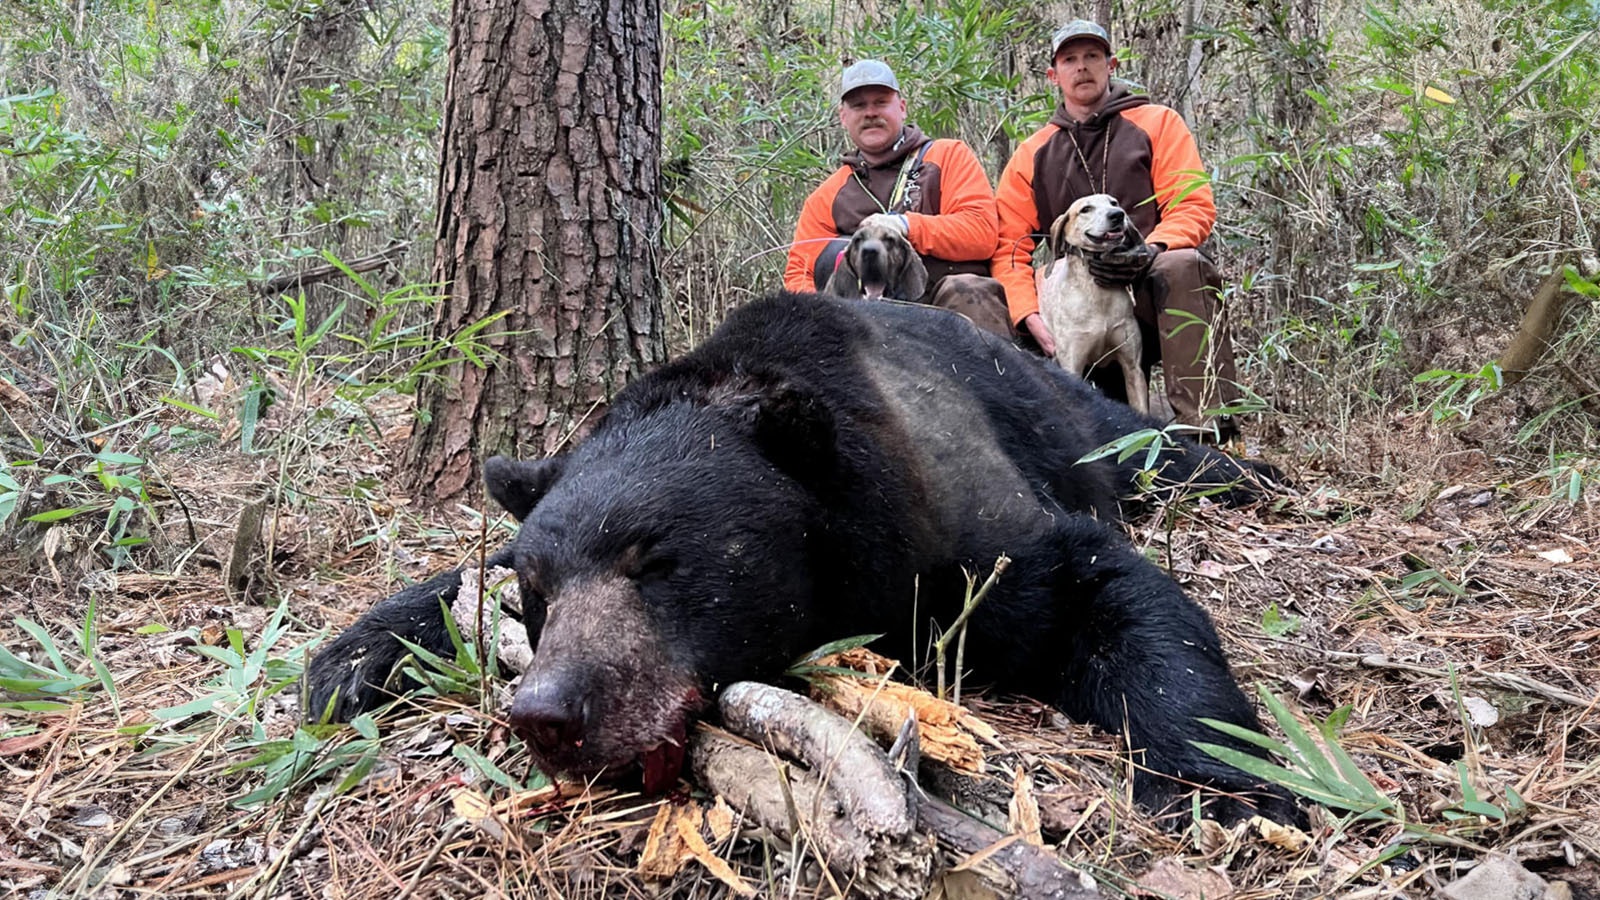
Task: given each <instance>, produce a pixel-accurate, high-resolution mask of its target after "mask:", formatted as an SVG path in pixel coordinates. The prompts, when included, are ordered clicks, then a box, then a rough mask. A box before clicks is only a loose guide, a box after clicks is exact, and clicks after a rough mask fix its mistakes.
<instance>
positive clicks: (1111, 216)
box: [1106, 209, 1128, 228]
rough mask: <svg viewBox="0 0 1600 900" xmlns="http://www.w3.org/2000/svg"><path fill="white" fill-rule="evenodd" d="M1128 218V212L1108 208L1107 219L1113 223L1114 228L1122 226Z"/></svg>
mask: <svg viewBox="0 0 1600 900" xmlns="http://www.w3.org/2000/svg"><path fill="white" fill-rule="evenodd" d="M1127 218H1128V216H1127V214H1126V213H1124V212H1123V211H1122V210H1120V209H1108V210H1106V221H1108V222H1110V223H1111V227H1112V228H1121V227H1122V223H1123V222H1125V221H1127Z"/></svg>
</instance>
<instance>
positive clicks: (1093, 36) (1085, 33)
mask: <svg viewBox="0 0 1600 900" xmlns="http://www.w3.org/2000/svg"><path fill="white" fill-rule="evenodd" d="M1077 38H1088V39H1090V40H1092V41H1099V42H1100V43H1101V44H1103V45H1105V48H1106V53H1108V54H1109V53H1111V36H1110V35H1108V34H1106V30H1105V29H1104V28H1101V27H1100V26H1099V25H1097V24H1095V23H1094V22H1091V21H1089V20H1088V19H1073V20H1072V21H1071V22H1068V23H1067V24H1065V25H1063V26H1061V27H1060V28H1057V29H1056V33H1055V36H1054V37H1052V38H1050V59H1051V60H1054V59H1055V58H1056V54H1057V53H1060V52H1061V45H1062V44H1065V43H1066V42H1067V41H1071V40H1075V39H1077Z"/></svg>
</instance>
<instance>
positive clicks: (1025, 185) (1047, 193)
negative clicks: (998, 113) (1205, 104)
mask: <svg viewBox="0 0 1600 900" xmlns="http://www.w3.org/2000/svg"><path fill="white" fill-rule="evenodd" d="M1088 194H1110V195H1111V196H1113V197H1116V198H1117V199H1118V200H1119V201H1120V202H1121V203H1122V206H1123V208H1124V209H1126V210H1127V211H1128V215H1129V216H1131V217H1132V218H1133V221H1134V224H1136V225H1138V226H1139V231H1140V233H1141V234H1143V235H1144V239H1145V241H1146V242H1147V243H1152V244H1153V243H1161V244H1165V245H1166V246H1167V247H1169V248H1175V247H1198V246H1200V244H1201V242H1203V241H1204V240H1205V239H1206V238H1207V237H1209V236H1210V234H1211V226H1212V225H1214V224H1216V220H1217V206H1216V202H1215V201H1214V200H1213V198H1212V194H1211V184H1210V182H1209V181H1208V180H1207V178H1206V176H1205V166H1204V164H1203V163H1201V161H1200V151H1199V149H1198V148H1196V147H1195V143H1194V135H1192V134H1190V133H1189V126H1187V125H1185V124H1184V122H1183V118H1182V117H1181V116H1179V115H1178V114H1177V113H1176V112H1174V111H1173V110H1171V109H1168V108H1167V107H1165V106H1160V105H1158V104H1154V103H1151V102H1150V100H1149V98H1147V97H1144V96H1142V95H1137V94H1133V93H1130V92H1129V91H1128V87H1127V85H1125V84H1122V83H1120V82H1112V84H1111V91H1110V96H1109V97H1108V98H1107V100H1106V104H1105V106H1104V107H1102V108H1101V109H1100V111H1099V112H1097V113H1095V114H1094V115H1093V116H1092V117H1090V119H1089V120H1088V121H1087V122H1077V121H1075V120H1074V119H1073V118H1072V117H1071V116H1069V115H1067V111H1066V107H1065V106H1061V107H1058V108H1057V109H1056V114H1055V116H1053V117H1052V118H1051V119H1050V121H1049V123H1048V124H1046V125H1045V126H1044V127H1043V128H1041V129H1039V130H1038V131H1036V132H1034V133H1033V134H1032V135H1031V136H1029V137H1028V139H1027V140H1025V141H1023V142H1022V145H1021V146H1020V147H1018V148H1017V150H1016V152H1015V153H1013V154H1012V155H1011V161H1010V162H1008V163H1006V168H1005V171H1004V172H1002V173H1001V174H1000V186H999V189H998V190H997V191H996V193H995V204H996V206H997V208H998V210H999V213H1000V243H999V245H998V246H997V247H996V248H995V251H994V264H993V273H992V274H993V275H994V277H995V278H997V279H999V281H1000V283H1001V284H1002V285H1004V286H1005V289H1006V305H1007V306H1008V307H1010V310H1011V322H1012V324H1017V323H1020V322H1021V321H1022V320H1023V319H1024V318H1026V317H1027V316H1028V315H1029V314H1030V313H1034V312H1038V310H1039V296H1038V292H1037V289H1036V288H1035V287H1034V282H1033V270H1032V268H1031V265H1030V263H1031V260H1032V256H1033V249H1034V247H1035V245H1036V244H1037V240H1036V237H1035V236H1036V235H1038V234H1040V233H1041V232H1045V231H1048V230H1049V228H1050V224H1051V223H1052V222H1054V221H1055V220H1056V218H1057V217H1058V216H1060V215H1061V214H1062V213H1064V212H1066V211H1067V207H1068V206H1071V205H1072V202H1073V201H1074V200H1077V199H1078V198H1079V197H1082V196H1085V195H1088Z"/></svg>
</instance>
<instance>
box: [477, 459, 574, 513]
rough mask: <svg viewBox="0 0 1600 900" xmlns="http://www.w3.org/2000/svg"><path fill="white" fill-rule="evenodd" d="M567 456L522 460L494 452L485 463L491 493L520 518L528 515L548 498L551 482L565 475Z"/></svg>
mask: <svg viewBox="0 0 1600 900" xmlns="http://www.w3.org/2000/svg"><path fill="white" fill-rule="evenodd" d="M565 467H566V457H564V456H552V457H550V458H549V459H541V460H537V461H535V462H521V461H518V460H514V459H506V458H505V457H504V456H491V457H490V458H489V461H488V462H486V463H484V464H483V480H484V483H485V484H487V485H488V486H489V496H491V497H493V498H494V502H496V503H498V504H500V508H501V509H503V510H505V511H506V512H508V513H511V515H512V516H514V517H516V520H517V521H518V522H521V521H522V520H523V519H526V518H527V517H528V513H530V512H532V511H533V508H534V507H535V506H538V505H539V501H540V500H541V499H543V498H544V495H545V492H546V491H549V490H550V485H552V484H555V482H556V479H557V478H560V477H561V470H562V469H564V468H565Z"/></svg>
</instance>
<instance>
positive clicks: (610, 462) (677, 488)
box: [485, 375, 832, 791]
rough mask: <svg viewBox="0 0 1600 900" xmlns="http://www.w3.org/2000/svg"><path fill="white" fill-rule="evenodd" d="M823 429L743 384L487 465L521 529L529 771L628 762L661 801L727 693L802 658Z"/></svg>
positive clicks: (799, 404)
mask: <svg viewBox="0 0 1600 900" xmlns="http://www.w3.org/2000/svg"><path fill="white" fill-rule="evenodd" d="M831 427H832V425H831V421H830V420H829V419H828V416H827V414H826V413H825V412H824V411H823V409H822V407H821V405H820V404H818V403H815V402H812V400H811V399H810V398H809V397H808V396H806V395H805V392H803V391H798V390H796V389H794V388H792V387H790V386H787V385H783V384H781V383H774V382H771V381H768V380H765V379H759V378H752V377H749V376H744V375H740V376H738V377H733V378H720V379H716V380H714V381H711V382H709V383H707V382H703V381H702V382H698V383H696V384H695V385H693V386H692V389H686V390H680V391H676V392H669V393H666V394H663V395H661V396H658V397H656V398H654V399H653V400H652V399H650V398H640V397H637V396H635V397H626V396H625V397H624V398H620V399H619V402H618V404H617V405H616V406H615V407H614V408H613V409H612V411H611V412H610V413H609V414H608V415H607V416H606V417H605V419H604V420H603V421H602V422H601V423H600V425H599V426H597V428H596V430H595V432H594V433H593V434H592V435H591V436H590V437H589V438H588V439H586V440H585V441H584V442H583V443H582V444H580V445H579V446H578V447H577V448H576V449H574V450H573V451H572V452H571V453H570V454H567V455H565V456H558V457H553V458H551V459H547V460H542V461H538V462H513V461H510V460H506V459H503V458H500V457H496V458H494V459H491V460H489V462H488V463H487V464H486V466H485V479H486V481H487V482H488V485H489V489H490V493H491V494H492V495H493V496H494V498H495V500H496V501H497V502H498V503H500V505H501V506H503V507H504V508H505V509H506V510H507V511H508V512H510V513H511V514H513V515H514V516H516V517H517V518H518V519H520V520H521V522H522V526H521V529H520V531H519V532H518V535H517V537H516V539H515V541H514V542H513V545H512V547H513V553H514V557H515V561H514V566H515V568H516V571H517V576H518V579H519V582H520V586H521V592H522V598H523V617H524V620H525V622H526V624H527V626H528V633H529V636H530V638H531V639H532V641H533V644H534V648H535V653H534V660H533V663H532V664H531V665H530V666H529V668H528V670H527V671H526V672H525V673H524V674H523V678H522V682H521V684H520V686H519V687H518V689H517V693H516V697H515V700H514V701H513V705H512V711H511V722H512V725H513V726H514V727H515V728H516V729H517V730H518V731H519V733H521V734H523V735H524V736H525V737H526V738H527V739H528V741H529V744H530V745H531V747H532V748H533V751H534V753H535V755H536V756H537V757H538V761H539V763H540V765H541V768H544V769H546V770H547V771H562V772H567V773H570V774H573V775H577V776H582V777H592V776H596V775H600V774H602V773H605V774H610V775H616V774H620V773H622V772H624V771H626V770H628V769H630V768H631V767H632V765H633V764H635V763H639V764H642V766H643V768H644V779H645V787H646V789H647V790H649V791H656V790H659V789H662V788H665V787H667V786H669V785H670V784H671V783H673V782H674V781H675V780H676V778H677V775H678V771H679V769H680V768H681V766H682V762H683V748H684V743H685V739H686V735H687V729H688V726H689V723H690V721H691V720H692V718H693V717H694V716H695V715H696V714H697V713H698V712H700V711H701V710H702V709H703V708H704V707H705V706H706V704H707V702H708V701H709V700H710V699H711V698H712V697H714V696H715V692H716V691H717V690H718V689H720V687H721V686H723V685H726V684H728V683H731V682H733V681H737V680H741V679H745V678H759V677H768V676H771V675H774V674H776V673H778V672H781V671H782V669H783V667H784V666H785V665H786V664H787V663H788V662H790V661H791V660H793V659H794V657H795V656H797V655H798V654H799V653H800V652H801V651H802V650H803V649H806V646H805V640H806V638H807V636H808V634H809V632H810V626H811V622H810V616H811V611H812V588H813V584H812V580H811V576H810V572H811V566H812V565H815V564H819V563H818V562H817V561H814V560H812V559H811V558H810V547H811V546H812V544H813V540H812V536H813V535H814V534H815V533H816V530H817V529H819V528H821V527H823V522H822V520H821V517H820V514H819V509H820V507H819V505H818V503H817V502H816V499H815V497H814V496H813V494H812V492H811V490H810V489H809V488H808V487H807V484H806V481H807V479H808V478H810V477H814V476H815V475H816V473H817V472H818V471H820V470H821V468H824V467H825V466H826V462H825V458H826V456H827V449H826V448H827V444H828V442H829V435H830V434H831ZM820 564H824V565H825V564H826V562H825V561H823V562H821V563H820Z"/></svg>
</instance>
